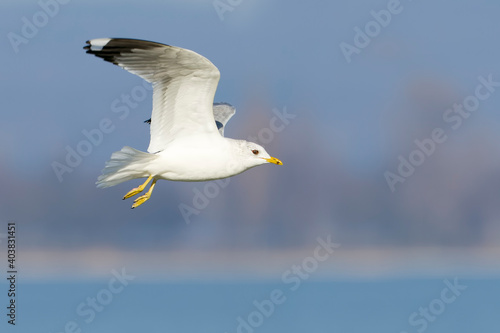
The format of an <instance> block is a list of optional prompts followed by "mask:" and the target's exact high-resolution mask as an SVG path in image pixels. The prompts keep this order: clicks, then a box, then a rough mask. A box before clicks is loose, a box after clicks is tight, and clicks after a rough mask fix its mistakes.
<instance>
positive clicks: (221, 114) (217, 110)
mask: <svg viewBox="0 0 500 333" xmlns="http://www.w3.org/2000/svg"><path fill="white" fill-rule="evenodd" d="M213 110H214V118H215V124H216V125H217V129H218V130H219V133H220V135H222V136H224V128H225V127H226V124H227V122H228V121H229V119H231V117H232V116H233V115H234V114H235V113H236V109H235V108H234V106H232V105H231V104H228V103H214V106H213Z"/></svg>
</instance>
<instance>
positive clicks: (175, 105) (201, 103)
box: [84, 38, 220, 153]
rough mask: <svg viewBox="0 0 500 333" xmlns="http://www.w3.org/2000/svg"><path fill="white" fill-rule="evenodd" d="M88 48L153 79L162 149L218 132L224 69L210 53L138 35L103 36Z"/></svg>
mask: <svg viewBox="0 0 500 333" xmlns="http://www.w3.org/2000/svg"><path fill="white" fill-rule="evenodd" d="M87 44H88V45H87V46H85V47H84V48H85V49H86V50H87V53H90V54H94V55H95V56H97V57H100V58H103V59H104V60H106V61H109V62H111V63H113V64H115V65H118V66H120V67H122V68H124V69H126V70H127V71H129V72H131V73H132V74H135V75H138V76H140V77H142V78H143V79H144V80H146V81H148V82H150V83H152V84H153V112H152V114H151V140H150V143H149V147H148V152H150V153H156V152H159V151H161V150H163V149H164V148H165V146H166V145H167V144H168V143H169V142H170V141H172V140H173V139H175V138H178V137H181V136H189V135H193V134H203V133H204V134H213V133H217V126H216V123H215V119H214V115H213V112H212V103H213V100H214V95H215V90H216V89H217V84H218V82H219V78H220V73H219V70H218V69H217V67H215V66H214V65H213V64H212V63H211V62H210V61H209V60H208V59H206V58H205V57H203V56H201V55H199V54H197V53H195V52H193V51H190V50H186V49H182V48H179V47H175V46H170V45H165V44H160V43H155V42H149V41H144V40H137V39H122V38H99V39H92V40H89V41H87Z"/></svg>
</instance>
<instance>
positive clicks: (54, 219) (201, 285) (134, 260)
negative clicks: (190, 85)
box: [0, 0, 500, 333]
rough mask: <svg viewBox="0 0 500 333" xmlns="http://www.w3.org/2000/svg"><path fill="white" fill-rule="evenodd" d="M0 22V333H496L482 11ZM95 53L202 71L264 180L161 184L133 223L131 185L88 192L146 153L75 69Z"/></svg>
mask: <svg viewBox="0 0 500 333" xmlns="http://www.w3.org/2000/svg"><path fill="white" fill-rule="evenodd" d="M0 8H1V10H0V18H1V19H0V27H1V31H2V36H3V37H2V38H1V39H0V45H1V46H0V47H1V53H0V57H1V60H2V61H1V65H0V78H1V79H0V91H1V96H2V98H1V100H0V109H1V122H0V142H1V144H0V154H1V156H2V158H1V160H0V184H1V186H2V190H1V191H0V212H1V214H0V228H1V229H0V246H1V247H2V251H0V255H1V256H0V260H1V263H0V267H2V274H5V275H7V273H6V272H7V254H6V249H7V245H6V244H7V242H6V236H7V223H8V222H15V223H16V228H17V235H16V236H17V250H18V257H17V264H18V270H19V274H18V280H17V287H18V289H19V293H18V308H17V319H16V320H17V323H16V326H12V325H9V324H8V323H7V319H8V317H6V316H5V315H4V314H2V316H1V317H2V318H3V319H2V322H1V323H0V327H2V331H4V328H5V329H6V330H8V331H11V330H12V331H18V332H33V331H40V332H41V331H43V332H54V333H55V332H73V331H74V332H79V331H78V330H81V331H82V332H111V331H113V332H140V331H148V332H228V333H229V332H245V333H252V332H304V331H312V332H365V331H367V330H370V331H372V332H407V333H409V332H420V333H421V332H424V331H427V332H471V331H475V332H486V331H488V332H491V331H494V330H495V328H496V329H498V327H500V322H499V320H498V319H497V315H496V314H497V313H498V310H499V309H500V301H499V300H498V295H499V292H500V287H499V284H498V282H499V276H500V259H499V258H500V247H499V243H500V223H499V222H500V205H499V202H500V191H499V187H500V146H499V144H498V143H499V142H500V131H499V129H500V114H499V112H498V110H499V109H500V62H499V59H500V47H499V45H500V44H499V41H498V36H499V35H500V24H499V22H498V16H499V14H500V3H498V2H497V1H493V0H480V1H466V0H463V1H451V0H443V1H434V2H431V1H410V0H401V1H395V0H383V1H378V0H377V1H367V0H366V1H365V0H359V1H346V0H345V1H331V2H328V3H326V2H319V1H316V2H315V1H313V2H303V1H262V0H257V1H256V0H252V1H251V0H238V1H236V0H215V1H214V0H208V1H205V0H190V1H180V0H172V1H158V0H146V1H140V2H139V1H131V0H125V1H114V0H110V1H95V0H90V1H77V0H73V1H68V0H64V1H63V0H40V1H32V0H29V1H28V0H26V1H13V0H4V1H2V3H1V4H0ZM101 37H128V38H138V39H146V40H152V41H157V42H161V43H166V44H170V45H175V46H180V47H183V48H187V49H191V50H193V51H195V52H198V53H200V54H202V55H203V56H205V57H207V58H208V59H209V60H211V61H212V62H213V63H214V64H215V65H216V66H217V67H218V68H219V70H220V72H221V79H220V82H219V86H218V90H217V93H216V97H215V101H216V102H228V103H231V104H232V105H234V106H235V107H236V109H237V113H236V115H235V117H234V118H233V119H231V121H230V123H229V124H228V126H227V128H226V131H225V134H226V136H228V137H231V138H239V139H249V138H250V139H252V140H253V141H256V142H258V143H260V144H262V145H264V146H265V147H266V150H267V151H268V152H269V153H270V154H271V155H272V156H276V157H278V158H280V159H281V160H282V161H283V162H284V165H283V166H281V167H277V166H273V165H268V166H262V167H259V168H255V169H252V170H250V171H247V172H245V173H243V174H241V175H238V176H236V177H233V178H230V179H229V180H224V181H219V182H206V183H175V182H167V181H161V182H159V183H158V186H156V188H155V191H154V194H153V196H152V198H151V199H150V200H149V201H148V202H147V203H145V204H144V205H142V206H141V207H139V208H137V209H134V210H131V209H130V206H131V204H132V202H131V201H122V200H121V198H122V197H123V195H124V194H125V193H127V192H128V191H129V190H130V189H131V188H133V187H136V186H137V185H138V184H140V183H142V181H140V180H136V181H130V182H126V183H123V184H120V185H118V186H115V187H112V188H108V189H105V190H101V189H97V188H96V187H95V181H96V179H97V177H98V176H99V175H100V173H101V170H102V168H103V167H104V163H105V162H106V161H107V160H108V159H109V157H110V155H111V153H113V152H114V151H117V150H120V149H121V148H122V147H123V146H125V145H128V146H132V147H134V148H136V149H139V150H143V151H145V150H146V149H147V146H148V143H149V127H148V125H147V124H144V123H143V121H144V120H146V119H148V118H149V117H150V113H151V104H152V103H151V90H150V88H149V87H148V85H147V84H144V83H143V82H142V80H141V79H140V78H138V77H136V76H134V75H131V74H130V73H127V72H126V71H124V70H122V69H120V68H118V67H117V66H112V65H111V64H109V63H105V62H104V61H102V60H101V59H98V58H96V57H94V56H90V55H87V54H85V52H84V50H83V49H82V47H83V46H84V45H85V41H86V40H88V39H93V38H101ZM103 123H105V124H108V125H109V124H111V125H109V126H104V127H105V128H106V130H105V131H103V125H102V124H103ZM436 131H437V133H439V135H436ZM328 240H331V242H333V243H335V244H336V247H335V250H334V251H333V250H332V251H331V252H328V248H324V247H321V244H324V243H325V242H328ZM318 246H320V247H321V248H320V251H321V255H326V257H327V258H325V257H324V256H323V257H321V258H320V257H318V253H319V252H318V251H316V249H317V247H318ZM294 267H295V268H294ZM297 267H299V268H297ZM300 267H302V268H301V269H302V270H301V269H300ZM119 272H122V273H123V272H126V274H128V276H132V277H133V278H132V277H131V278H130V279H129V280H127V279H125V280H124V278H123V274H122V275H121V279H118V278H117V277H116V276H117V274H118V275H119ZM304 272H306V273H307V274H306V273H304ZM113 279H114V280H113ZM2 281H3V282H2V283H1V284H0V288H2V289H3V290H2V291H0V294H1V295H3V296H2V297H0V304H1V307H0V308H2V309H5V306H7V305H8V304H9V303H8V302H9V298H8V297H7V296H6V294H7V290H8V284H6V281H5V279H2ZM112 281H115V282H116V281H121V282H120V283H121V285H122V286H123V288H118V287H117V286H118V285H120V283H118V282H116V284H112ZM295 287H296V288H295ZM294 288H295V289H294ZM118 290H120V291H119V292H118ZM275 290H278V291H282V297H281V298H280V297H277V296H276V295H277V294H276V293H275V294H274V296H276V297H273V296H271V295H272V291H275ZM446 290H448V292H446ZM443 295H448V296H447V297H446V296H443ZM450 295H451V296H450ZM452 296H455V298H454V299H453V301H450V299H452V298H453V297H452ZM92 298H94V301H95V300H97V303H94V305H95V307H92V305H91V304H92V301H91V300H92ZM89 299H90V301H89ZM265 300H267V301H268V302H267V303H266V302H265ZM280 301H282V302H280ZM269 302H271V303H269ZM82 304H83V306H82ZM256 304H257V305H256ZM262 304H266V305H262ZM269 304H273V305H269ZM266 306H267V307H266ZM271 309H272V311H271ZM425 309H428V310H425ZM4 311H5V310H4ZM426 311H427V312H426ZM92 313H93V314H94V315H92Z"/></svg>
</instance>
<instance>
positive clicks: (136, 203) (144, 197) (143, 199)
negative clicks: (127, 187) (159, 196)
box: [132, 179, 156, 208]
mask: <svg viewBox="0 0 500 333" xmlns="http://www.w3.org/2000/svg"><path fill="white" fill-rule="evenodd" d="M155 185H156V179H153V182H152V183H151V187H150V188H149V190H148V191H147V192H146V194H144V195H141V196H140V197H138V198H137V199H135V201H134V204H133V205H132V208H136V207H139V206H140V205H142V204H143V203H145V202H146V200H148V199H149V198H150V197H151V193H152V192H153V189H154V188H155Z"/></svg>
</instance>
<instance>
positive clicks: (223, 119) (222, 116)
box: [144, 103, 236, 136]
mask: <svg viewBox="0 0 500 333" xmlns="http://www.w3.org/2000/svg"><path fill="white" fill-rule="evenodd" d="M213 111H214V118H215V125H216V126H217V129H218V130H219V133H220V135H222V136H224V128H226V124H227V122H228V121H229V119H231V117H232V116H233V115H234V114H235V112H236V109H235V108H234V106H232V105H231V104H228V103H214V107H213ZM144 122H145V123H147V124H150V125H151V118H149V119H148V120H145V121H144Z"/></svg>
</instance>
